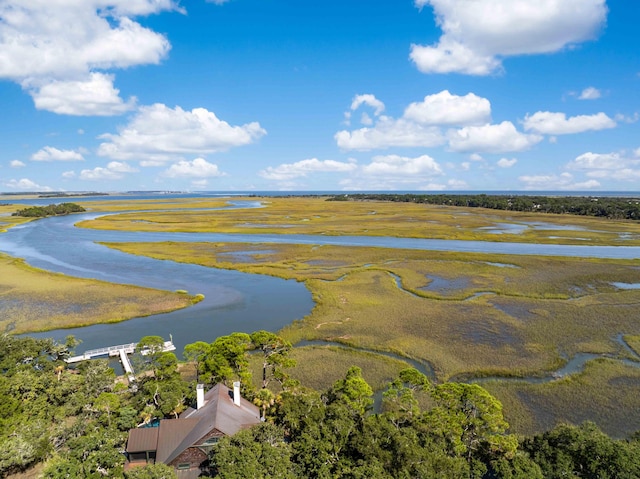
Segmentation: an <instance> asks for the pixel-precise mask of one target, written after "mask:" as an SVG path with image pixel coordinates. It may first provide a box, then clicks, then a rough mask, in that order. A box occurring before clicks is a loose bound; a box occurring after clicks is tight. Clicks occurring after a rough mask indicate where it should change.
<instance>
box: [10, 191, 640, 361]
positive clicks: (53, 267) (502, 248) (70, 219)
mask: <svg viewBox="0 0 640 479" xmlns="http://www.w3.org/2000/svg"><path fill="white" fill-rule="evenodd" d="M256 206H259V203H257V202H241V201H238V202H235V204H234V205H232V206H231V207H236V208H240V207H256ZM102 215H104V213H102V214H96V213H83V214H79V215H71V216H62V217H51V218H45V219H41V220H37V221H32V222H30V223H26V224H24V225H20V226H16V227H13V228H11V229H9V230H8V231H7V232H6V233H3V234H0V251H2V252H4V253H7V254H9V255H11V256H15V257H19V258H24V259H25V260H26V262H27V263H29V264H30V265H32V266H35V267H38V268H42V269H45V270H49V271H54V272H59V273H64V274H67V275H69V276H76V277H83V278H95V279H99V280H103V281H108V282H112V283H121V284H132V285H138V286H144V287H149V288H156V289H162V290H168V291H175V290H186V291H188V292H189V293H190V294H198V293H201V294H203V295H205V299H204V300H203V301H202V302H200V303H198V304H196V305H194V306H191V307H189V308H186V309H182V310H178V311H174V312H171V313H166V314H161V315H155V316H151V317H146V318H135V319H132V320H129V321H123V322H120V323H115V324H103V325H95V326H88V327H83V328H75V329H66V330H55V331H48V332H45V333H40V334H37V335H34V336H41V337H53V338H56V339H63V338H64V337H65V336H66V335H68V334H73V335H74V336H76V337H77V338H78V339H81V340H82V342H83V343H82V346H81V347H80V348H79V349H80V350H85V349H92V348H97V347H102V346H109V345H114V344H124V343H128V342H134V341H137V340H139V339H140V338H141V337H142V336H145V335H160V336H163V337H164V338H169V335H170V334H171V335H173V340H174V343H175V344H176V347H177V348H178V349H177V350H178V352H181V351H182V348H183V347H184V345H185V344H189V343H192V342H195V341H200V340H202V341H207V342H210V341H213V340H214V339H215V338H216V337H218V336H220V335H225V334H229V333H231V332H234V331H245V332H251V331H255V330H258V329H268V330H272V331H276V330H278V329H280V328H282V327H284V326H286V325H287V324H290V323H291V322H292V321H293V320H295V319H301V318H303V317H304V316H305V315H307V314H309V313H310V311H311V309H312V308H313V305H314V304H313V301H312V298H311V294H310V292H309V291H308V290H307V289H306V287H305V286H304V284H302V283H297V282H295V281H291V280H289V281H287V280H283V279H279V278H273V277H270V276H263V275H254V274H247V273H240V272H235V271H227V270H219V269H214V268H205V267H202V266H198V265H190V264H183V263H176V262H173V261H161V260H155V259H151V258H147V257H142V256H134V255H129V254H126V253H122V252H119V251H115V250H112V249H109V248H107V247H105V246H102V245H99V244H97V242H159V241H176V242H250V243H267V244H268V243H298V244H300V243H302V244H333V245H345V246H376V247H386V248H405V249H421V250H434V251H459V252H478V253H499V254H517V255H523V254H524V255H532V254H534V255H547V256H574V257H600V258H625V259H634V258H640V247H620V246H582V245H580V246H570V245H550V244H524V243H492V242H481V241H454V240H425V239H411V238H391V237H347V236H338V237H335V236H305V235H289V234H280V235H241V234H233V235H229V234H213V233H142V232H122V231H104V230H92V229H86V228H76V227H74V223H76V222H78V221H82V220H87V219H92V218H95V217H97V216H102Z"/></svg>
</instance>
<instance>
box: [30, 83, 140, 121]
mask: <svg viewBox="0 0 640 479" xmlns="http://www.w3.org/2000/svg"><path fill="white" fill-rule="evenodd" d="M113 80H114V77H113V75H105V74H102V73H91V74H90V75H89V76H88V78H87V79H83V80H70V81H64V80H54V81H51V82H49V83H45V84H43V85H40V86H38V87H37V88H33V89H31V95H32V96H33V101H34V104H35V106H36V108H37V109H38V110H47V111H51V112H53V113H58V114H61V115H76V116H111V115H120V114H122V113H125V112H127V111H129V110H132V109H133V108H134V107H135V104H136V99H135V97H132V98H130V99H129V100H127V101H126V102H125V101H124V100H123V99H122V98H120V90H118V89H116V88H114V86H113Z"/></svg>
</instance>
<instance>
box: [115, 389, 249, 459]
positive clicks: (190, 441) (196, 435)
mask: <svg viewBox="0 0 640 479" xmlns="http://www.w3.org/2000/svg"><path fill="white" fill-rule="evenodd" d="M259 422H260V409H259V408H258V407H256V406H255V405H253V404H252V403H250V402H249V401H247V400H246V399H244V398H242V397H241V398H240V405H239V406H236V405H235V404H234V402H233V391H232V390H231V389H229V388H228V387H226V386H225V385H224V384H217V385H216V386H214V387H213V388H211V389H210V390H209V391H208V392H207V393H206V394H205V396H204V405H203V406H202V407H200V409H193V408H189V409H187V410H186V411H184V412H183V413H182V414H181V415H180V418H179V419H163V420H162V421H160V425H159V427H157V428H146V429H148V430H153V431H155V433H156V436H155V447H151V448H149V449H145V448H146V447H149V446H152V445H154V438H153V433H150V432H139V431H145V430H144V429H132V430H131V431H129V441H128V442H127V452H142V451H152V450H156V451H157V452H156V462H163V463H165V464H170V463H171V462H172V461H173V460H174V459H175V458H177V457H178V456H179V455H180V454H182V452H184V451H185V450H186V449H187V448H189V447H191V446H193V445H197V444H199V443H200V442H201V441H202V440H203V439H204V438H205V437H206V436H207V435H208V434H210V433H211V432H212V431H213V430H218V431H220V432H221V433H223V434H225V435H227V436H231V435H233V434H235V433H236V432H238V431H240V430H241V429H245V428H247V427H251V426H253V425H255V424H258V423H259ZM140 447H144V448H143V449H139V448H140Z"/></svg>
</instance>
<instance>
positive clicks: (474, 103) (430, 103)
mask: <svg viewBox="0 0 640 479" xmlns="http://www.w3.org/2000/svg"><path fill="white" fill-rule="evenodd" d="M404 118H406V119H408V120H413V121H415V122H416V123H420V124H423V125H458V126H464V125H478V124H480V125H481V124H484V123H487V122H488V121H490V119H491V103H490V102H489V100H487V99H486V98H481V97H479V96H477V95H474V94H473V93H468V94H467V95H465V96H457V95H452V94H451V93H449V91H448V90H444V91H441V92H440V93H436V94H435V95H427V96H425V97H424V100H423V101H421V102H416V103H411V104H410V105H409V106H408V107H407V108H406V109H405V111H404Z"/></svg>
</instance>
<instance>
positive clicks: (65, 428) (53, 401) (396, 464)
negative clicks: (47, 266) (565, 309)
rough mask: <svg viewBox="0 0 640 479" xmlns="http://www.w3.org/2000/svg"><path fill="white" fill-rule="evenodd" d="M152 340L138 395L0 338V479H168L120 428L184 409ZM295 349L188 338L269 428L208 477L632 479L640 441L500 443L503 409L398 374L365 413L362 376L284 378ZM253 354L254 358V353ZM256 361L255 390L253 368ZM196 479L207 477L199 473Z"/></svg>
mask: <svg viewBox="0 0 640 479" xmlns="http://www.w3.org/2000/svg"><path fill="white" fill-rule="evenodd" d="M162 344H163V340H162V338H160V337H158V336H148V337H145V338H142V339H141V341H140V343H139V345H138V349H139V350H138V353H142V352H143V351H144V354H136V355H135V358H134V359H135V361H134V362H135V365H136V367H137V368H138V370H139V371H140V373H139V374H138V376H137V381H136V382H135V383H134V387H131V386H126V385H125V384H123V383H121V382H119V381H116V378H115V375H114V373H113V370H112V369H110V368H109V366H108V363H107V361H105V360H93V361H86V362H83V363H80V364H79V365H78V366H77V368H76V369H70V368H67V366H66V363H65V362H64V359H65V358H66V357H68V355H69V354H70V350H71V349H72V348H74V347H75V346H76V342H75V341H74V339H73V338H71V337H70V338H68V340H67V341H66V342H65V343H57V342H55V341H52V340H48V339H33V338H28V337H19V338H18V337H13V336H8V335H5V336H1V337H0V477H5V476H7V475H8V474H11V473H15V472H19V471H23V470H25V469H28V468H29V467H31V466H33V465H35V464H38V463H44V464H45V466H44V472H43V477H45V478H51V479H59V478H60V479H61V478H70V477H73V478H76V477H78V478H80V477H81V478H88V479H97V478H104V477H111V478H122V477H124V478H127V479H175V478H176V475H175V472H174V471H173V470H172V469H171V468H169V467H167V466H165V465H163V464H156V465H149V466H147V467H143V468H137V469H133V470H132V471H128V472H126V473H125V472H124V470H123V466H124V462H125V457H124V455H123V450H124V446H125V441H126V437H127V431H128V430H129V429H130V428H132V427H136V425H140V424H144V423H146V422H149V421H151V420H152V419H154V418H171V417H175V416H176V415H177V414H179V413H180V412H181V411H182V410H184V408H186V407H187V406H188V405H190V404H192V403H193V399H194V397H193V394H194V392H195V388H194V383H193V382H192V383H188V382H186V381H185V380H184V379H183V378H182V376H181V375H180V373H179V372H178V371H179V368H178V366H179V364H178V360H177V358H176V356H175V354H173V353H170V352H163V350H162ZM290 350H291V345H290V344H289V343H287V342H286V341H284V340H283V339H282V338H280V337H278V336H277V335H275V334H273V333H269V332H266V331H258V332H255V333H253V334H245V333H234V334H231V335H229V336H223V337H220V338H218V339H216V340H215V341H214V342H213V343H205V342H197V343H193V344H190V345H188V346H187V347H186V348H185V351H184V356H185V357H186V358H187V359H188V360H189V361H190V362H192V363H193V367H194V368H195V369H196V370H197V374H198V379H197V380H198V382H205V383H209V384H213V383H216V382H219V381H222V382H227V383H228V382H232V381H233V380H235V379H238V378H241V379H242V380H243V381H245V382H246V385H245V389H244V393H243V395H244V396H245V397H247V398H249V399H251V400H253V401H254V402H255V403H256V404H257V405H258V406H260V407H261V408H262V410H263V412H264V414H265V416H266V420H265V422H263V423H262V424H260V425H258V426H256V427H254V428H251V429H247V430H243V431H241V432H239V433H238V434H236V435H235V436H233V437H227V438H224V439H222V440H221V441H219V442H218V443H217V445H216V446H215V447H214V449H213V451H212V452H211V457H210V463H211V468H210V470H209V471H208V474H209V477H216V478H220V479H228V478H238V479H240V478H265V479H266V478H275V477H278V478H292V479H293V478H327V479H328V478H345V479H346V478H353V479H356V478H370V477H375V478H382V479H391V478H403V479H404V478H412V477H424V478H435V477H439V478H454V479H455V478H465V479H467V478H484V479H493V478H505V479H515V478H522V479H524V478H527V479H530V478H533V479H535V478H561V477H577V478H611V479H613V478H635V477H640V437H634V438H631V439H628V440H614V439H611V438H610V437H608V436H607V435H605V434H604V433H602V432H601V431H600V430H599V429H598V428H597V427H596V426H595V425H594V424H590V423H587V424H583V425H582V426H569V425H560V426H557V427H556V428H554V429H553V430H551V431H548V432H546V433H544V434H540V435H536V436H534V437H528V438H518V437H516V436H515V435H513V434H510V433H509V430H508V424H507V423H506V422H505V420H504V417H503V414H502V405H501V404H500V402H499V401H497V400H496V399H495V398H494V397H492V396H491V395H490V394H489V393H488V392H487V391H486V390H485V389H483V388H482V387H480V386H478V385H475V384H463V383H443V384H432V383H431V382H430V381H429V380H428V379H427V378H426V377H425V376H424V375H422V374H421V373H419V372H418V371H416V370H414V369H407V370H405V371H402V372H401V373H400V374H399V376H398V378H396V379H395V380H394V381H393V382H391V383H390V384H389V385H388V387H387V388H386V390H385V391H384V393H383V395H382V398H381V404H380V405H379V407H377V408H376V411H375V412H374V411H373V409H372V407H373V404H374V394H373V391H372V389H371V387H370V386H369V385H368V384H367V382H366V381H365V380H364V379H363V377H362V372H361V370H360V369H359V368H357V367H352V368H350V369H349V370H348V371H347V372H346V375H345V377H344V378H343V379H340V380H338V381H336V382H335V383H334V385H333V386H332V387H331V388H329V389H328V390H327V391H323V392H319V391H314V390H310V389H307V388H304V387H303V386H301V385H300V384H299V383H297V382H296V381H293V380H291V379H289V378H288V377H287V374H286V368H287V367H288V366H291V364H292V362H291V359H290V358H289V357H288V353H289V351H290ZM251 355H254V356H253V357H252V356H251ZM258 358H259V361H260V364H261V366H262V375H261V376H262V377H261V378H260V379H259V381H257V382H256V383H257V384H258V386H257V387H254V386H253V385H252V384H253V382H252V381H251V374H250V372H249V364H250V363H252V362H254V363H255V361H256V360H257V359H258ZM203 477H204V476H203Z"/></svg>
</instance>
